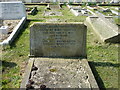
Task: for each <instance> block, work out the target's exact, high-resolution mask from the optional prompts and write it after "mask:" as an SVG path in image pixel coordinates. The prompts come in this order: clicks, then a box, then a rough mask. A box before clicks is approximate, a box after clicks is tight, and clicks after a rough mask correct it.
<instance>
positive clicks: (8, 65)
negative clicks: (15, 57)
mask: <svg viewBox="0 0 120 90" xmlns="http://www.w3.org/2000/svg"><path fill="white" fill-rule="evenodd" d="M0 63H1V64H0V67H1V66H2V72H4V71H5V70H6V69H10V68H13V67H15V66H17V64H16V63H14V62H7V61H1V60H0Z"/></svg>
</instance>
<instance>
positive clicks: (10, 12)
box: [0, 1, 26, 20]
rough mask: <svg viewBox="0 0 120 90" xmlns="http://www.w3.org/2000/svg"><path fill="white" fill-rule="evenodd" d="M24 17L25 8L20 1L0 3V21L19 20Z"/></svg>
mask: <svg viewBox="0 0 120 90" xmlns="http://www.w3.org/2000/svg"><path fill="white" fill-rule="evenodd" d="M22 17H26V10H25V6H24V4H23V3H22V2H21V1H17V2H0V19H2V20H6V19H7V20H10V19H21V18H22Z"/></svg>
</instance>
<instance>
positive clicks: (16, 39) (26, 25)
mask: <svg viewBox="0 0 120 90" xmlns="http://www.w3.org/2000/svg"><path fill="white" fill-rule="evenodd" d="M29 23H30V21H29V20H27V21H26V23H25V24H24V26H23V28H22V29H21V31H20V33H19V34H18V37H17V38H15V40H14V41H13V42H12V44H11V45H10V47H11V48H12V47H16V43H17V42H18V41H19V38H20V37H21V35H22V34H23V32H24V31H25V29H26V28H28V26H29Z"/></svg>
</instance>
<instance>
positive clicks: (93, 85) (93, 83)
mask: <svg viewBox="0 0 120 90" xmlns="http://www.w3.org/2000/svg"><path fill="white" fill-rule="evenodd" d="M41 59H43V61H44V58H41ZM34 61H35V58H30V59H29V61H28V65H27V67H26V69H25V73H24V77H23V79H22V83H21V85H20V89H21V90H22V89H23V88H24V89H25V88H26V84H27V82H28V80H29V78H30V72H31V70H32V66H33V64H34ZM81 62H82V63H83V66H84V68H85V71H87V73H88V74H89V76H90V78H89V82H90V85H91V89H94V88H95V89H97V90H99V86H98V84H97V82H96V80H95V77H94V75H93V73H92V70H91V68H90V66H89V63H88V61H87V59H81Z"/></svg>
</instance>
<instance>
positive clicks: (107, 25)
mask: <svg viewBox="0 0 120 90" xmlns="http://www.w3.org/2000/svg"><path fill="white" fill-rule="evenodd" d="M98 16H99V17H88V18H86V25H87V27H88V28H91V29H92V30H93V31H94V32H95V34H97V36H98V37H99V39H100V41H102V42H112V43H117V42H120V40H119V38H120V32H119V28H118V26H117V25H116V24H114V23H112V21H111V20H109V18H108V19H106V18H107V17H103V16H100V15H98Z"/></svg>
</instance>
